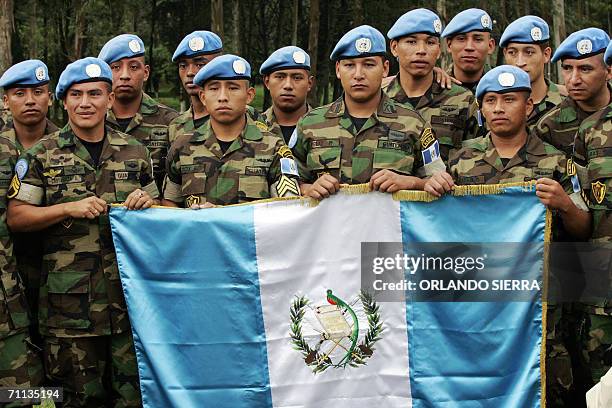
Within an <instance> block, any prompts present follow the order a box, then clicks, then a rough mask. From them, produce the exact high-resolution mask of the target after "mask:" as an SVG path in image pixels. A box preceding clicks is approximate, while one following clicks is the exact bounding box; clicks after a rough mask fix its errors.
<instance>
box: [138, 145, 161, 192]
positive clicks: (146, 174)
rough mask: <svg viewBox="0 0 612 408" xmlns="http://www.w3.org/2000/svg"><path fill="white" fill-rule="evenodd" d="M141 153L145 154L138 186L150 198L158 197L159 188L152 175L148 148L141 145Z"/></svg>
mask: <svg viewBox="0 0 612 408" xmlns="http://www.w3.org/2000/svg"><path fill="white" fill-rule="evenodd" d="M143 155H144V156H145V160H144V164H143V166H142V169H141V170H140V186H141V187H142V189H143V190H144V191H146V192H147V193H148V194H149V195H150V196H151V197H152V198H159V196H160V194H159V189H158V188H157V184H156V183H155V178H154V177H153V161H152V160H151V154H150V153H149V150H148V149H147V148H146V147H144V146H143Z"/></svg>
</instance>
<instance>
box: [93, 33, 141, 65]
mask: <svg viewBox="0 0 612 408" xmlns="http://www.w3.org/2000/svg"><path fill="white" fill-rule="evenodd" d="M144 54H145V46H144V43H143V42H142V40H141V39H140V37H138V36H137V35H134V34H121V35H118V36H116V37H115V38H112V39H110V40H109V41H108V42H107V43H106V44H104V47H102V49H101V50H100V54H98V58H100V59H101V60H103V61H104V62H106V63H107V64H112V63H113V62H115V61H119V60H120V59H123V58H134V57H141V56H143V55H144Z"/></svg>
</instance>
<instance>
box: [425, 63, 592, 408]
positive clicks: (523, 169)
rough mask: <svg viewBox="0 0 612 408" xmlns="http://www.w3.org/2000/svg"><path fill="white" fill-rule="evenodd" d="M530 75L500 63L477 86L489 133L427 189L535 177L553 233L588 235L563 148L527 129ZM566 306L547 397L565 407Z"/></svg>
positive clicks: (550, 340)
mask: <svg viewBox="0 0 612 408" xmlns="http://www.w3.org/2000/svg"><path fill="white" fill-rule="evenodd" d="M530 86H531V85H530V78H529V75H528V74H527V73H526V72H525V71H523V70H521V69H520V68H518V67H515V66H510V65H502V66H499V67H497V68H494V69H493V70H491V71H489V72H488V73H487V74H485V76H484V77H483V78H482V80H481V81H480V83H479V84H478V88H477V90H476V97H477V98H478V100H479V103H480V105H481V107H482V108H481V109H482V114H483V115H484V117H485V119H486V121H487V123H488V125H489V129H490V132H489V133H488V134H487V135H486V136H483V137H480V138H477V139H473V140H469V141H467V142H465V143H464V146H463V148H461V149H460V150H455V151H453V152H451V157H450V159H449V163H448V165H449V171H450V175H449V174H448V173H438V174H436V175H434V176H433V177H432V178H431V179H430V180H428V182H427V185H426V186H425V191H429V192H430V193H432V194H434V195H437V196H439V195H440V194H443V193H444V192H446V191H449V190H450V189H452V187H453V185H454V184H458V185H469V184H497V183H511V182H524V181H530V180H537V182H536V194H537V196H538V197H539V198H540V201H541V202H542V204H544V205H546V206H547V207H548V208H550V209H551V210H555V212H556V214H557V216H556V217H555V219H554V221H553V237H555V239H556V237H558V236H562V235H564V234H565V232H563V231H567V232H568V233H570V234H572V235H574V236H575V237H578V238H582V239H583V238H584V237H585V236H588V233H589V230H590V216H589V214H588V212H586V211H583V210H581V209H579V208H578V206H577V205H576V204H575V203H574V201H573V200H572V198H570V196H569V193H571V192H572V186H571V183H570V179H569V178H568V177H567V174H566V159H565V157H564V155H563V153H562V152H560V151H559V150H557V149H555V148H554V147H553V146H551V145H549V144H547V143H544V142H542V141H541V140H540V139H539V138H538V137H537V136H535V135H534V134H533V132H532V133H531V134H530V133H528V130H527V116H528V113H529V111H530V109H531V108H532V101H531V99H530V98H529V92H530ZM562 312H563V309H562V308H561V307H558V306H557V305H551V308H550V309H549V310H548V311H547V313H548V316H549V318H548V319H547V344H546V348H547V350H546V352H547V359H546V373H547V376H546V379H547V382H546V384H547V386H546V398H547V401H548V402H549V404H551V405H552V406H555V407H557V406H559V407H561V406H565V405H564V399H566V398H567V396H568V390H569V388H570V386H571V384H572V367H571V361H570V358H569V353H568V352H567V348H566V346H565V339H564V338H563V337H562V336H561V335H560V333H558V332H557V331H558V330H559V329H560V327H561V323H562V321H561V317H562Z"/></svg>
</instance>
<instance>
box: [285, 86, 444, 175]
mask: <svg viewBox="0 0 612 408" xmlns="http://www.w3.org/2000/svg"><path fill="white" fill-rule="evenodd" d="M296 130H297V143H296V144H295V146H294V148H293V153H294V154H295V158H296V159H297V161H298V166H299V168H300V176H301V179H302V181H303V182H305V183H313V182H314V181H315V180H316V179H317V178H318V177H319V176H321V175H322V174H324V173H329V174H331V175H332V176H334V177H336V178H337V179H338V180H339V181H340V183H347V184H359V183H367V182H368V181H369V180H370V177H372V175H373V174H374V173H376V172H377V171H379V170H382V169H390V170H393V171H395V172H397V173H401V174H404V175H409V176H410V175H415V174H416V173H417V171H420V170H422V171H423V173H424V174H426V175H431V174H433V173H434V172H436V171H439V170H441V169H442V170H443V169H444V163H443V162H442V160H441V159H440V158H439V157H437V158H436V157H435V155H431V154H430V153H431V149H432V148H435V147H438V141H437V140H436V138H435V135H434V134H433V132H432V131H431V129H430V127H429V124H428V123H427V122H426V121H425V120H424V119H423V118H422V117H421V115H419V114H418V113H417V112H416V111H415V110H414V109H412V108H411V107H410V106H407V105H402V104H400V103H397V102H395V101H394V100H393V99H391V98H389V97H388V96H387V94H385V93H384V92H383V93H382V98H381V100H380V103H379V105H378V110H377V112H375V113H374V114H373V115H372V116H371V117H370V118H368V120H367V121H366V123H365V124H364V125H363V127H362V128H361V129H360V130H359V132H357V131H356V129H355V125H354V124H353V122H352V121H351V118H350V117H349V115H348V112H347V110H346V108H345V105H344V96H341V97H340V98H338V99H337V100H336V101H335V102H333V103H331V104H329V105H325V106H321V107H319V108H316V109H313V110H312V111H310V113H308V114H307V115H305V116H304V117H303V118H302V119H301V120H300V121H299V122H298V124H297V129H296ZM424 160H427V162H428V163H427V164H424Z"/></svg>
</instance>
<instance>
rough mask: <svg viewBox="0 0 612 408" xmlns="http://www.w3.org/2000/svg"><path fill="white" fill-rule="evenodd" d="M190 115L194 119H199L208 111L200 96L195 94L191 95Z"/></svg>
mask: <svg viewBox="0 0 612 408" xmlns="http://www.w3.org/2000/svg"><path fill="white" fill-rule="evenodd" d="M190 99H191V115H192V116H193V118H194V119H200V118H203V117H204V116H206V115H208V111H207V110H206V106H204V104H203V103H202V101H201V100H200V98H199V97H198V96H197V95H196V96H191V97H190Z"/></svg>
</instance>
